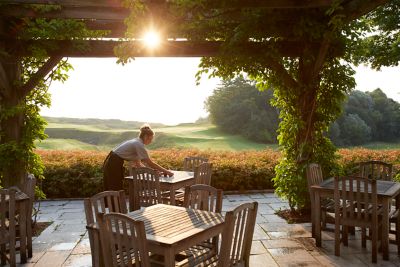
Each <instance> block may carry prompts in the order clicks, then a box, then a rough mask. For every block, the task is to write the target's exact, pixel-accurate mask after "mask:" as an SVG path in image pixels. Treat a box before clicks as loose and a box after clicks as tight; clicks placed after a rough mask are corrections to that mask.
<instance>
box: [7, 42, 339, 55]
mask: <svg viewBox="0 0 400 267" xmlns="http://www.w3.org/2000/svg"><path fill="white" fill-rule="evenodd" d="M77 42H79V45H80V46H82V44H84V45H85V46H87V49H85V50H84V51H82V50H78V49H76V48H75V47H76V45H75V44H76V43H77ZM9 43H10V44H11V45H10V47H8V50H9V51H10V53H12V54H14V55H17V56H29V55H30V50H29V49H28V47H30V46H31V45H35V44H36V45H40V41H32V40H29V41H21V40H14V41H13V42H9ZM46 43H47V44H50V43H51V44H52V46H51V47H59V48H60V49H55V50H53V51H48V53H49V54H50V55H51V54H57V55H62V56H64V57H115V54H114V48H115V47H116V46H118V45H121V44H125V45H129V48H130V49H129V51H130V54H129V56H131V57H208V56H216V55H218V53H219V52H220V51H221V46H222V44H223V42H217V41H213V42H212V41H205V42H190V41H166V42H163V43H162V44H161V45H160V47H159V48H158V49H154V50H149V49H148V48H146V46H145V45H144V43H143V42H142V41H104V40H87V41H56V40H46ZM271 45H273V47H274V49H277V50H278V51H279V52H280V53H281V54H282V55H283V56H287V57H297V56H300V55H301V54H302V53H303V49H304V47H305V44H304V43H303V42H300V41H293V42H288V41H284V42H274V43H268V42H266V43H257V42H248V43H241V44H240V46H241V48H242V49H244V50H246V51H248V53H249V55H253V56H257V55H260V54H261V53H265V52H268V51H269V50H270V49H271ZM308 45H311V46H312V47H314V48H315V49H318V48H319V46H320V44H319V43H314V44H308ZM336 48H337V50H335V54H336V55H341V53H342V50H341V49H340V48H338V46H336Z"/></svg>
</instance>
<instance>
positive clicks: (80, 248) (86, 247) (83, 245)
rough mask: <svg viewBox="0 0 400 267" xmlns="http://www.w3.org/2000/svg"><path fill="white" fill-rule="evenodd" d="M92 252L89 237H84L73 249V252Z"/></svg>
mask: <svg viewBox="0 0 400 267" xmlns="http://www.w3.org/2000/svg"><path fill="white" fill-rule="evenodd" d="M90 252H91V251H90V241H89V238H82V239H81V240H80V241H79V243H78V244H77V245H76V246H75V248H74V249H73V250H72V253H71V254H90Z"/></svg>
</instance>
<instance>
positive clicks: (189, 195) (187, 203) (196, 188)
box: [183, 184, 223, 212]
mask: <svg viewBox="0 0 400 267" xmlns="http://www.w3.org/2000/svg"><path fill="white" fill-rule="evenodd" d="M222 195H223V192H222V190H221V189H217V188H215V187H212V186H210V185H206V184H195V185H192V186H187V187H186V188H185V198H184V202H183V206H184V207H186V208H192V209H199V210H206V211H212V212H221V210H222Z"/></svg>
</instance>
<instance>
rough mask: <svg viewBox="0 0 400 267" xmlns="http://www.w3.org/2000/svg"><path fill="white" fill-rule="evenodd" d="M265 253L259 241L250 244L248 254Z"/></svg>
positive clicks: (265, 250)
mask: <svg viewBox="0 0 400 267" xmlns="http://www.w3.org/2000/svg"><path fill="white" fill-rule="evenodd" d="M264 253H267V249H266V248H265V247H264V245H263V243H262V242H261V241H253V242H252V243H251V251H250V254H264Z"/></svg>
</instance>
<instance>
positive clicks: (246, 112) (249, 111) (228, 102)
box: [205, 77, 278, 143]
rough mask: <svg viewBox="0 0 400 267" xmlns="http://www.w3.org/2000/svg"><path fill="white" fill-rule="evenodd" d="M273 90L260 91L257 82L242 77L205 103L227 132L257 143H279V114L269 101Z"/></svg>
mask: <svg viewBox="0 0 400 267" xmlns="http://www.w3.org/2000/svg"><path fill="white" fill-rule="evenodd" d="M271 99H272V93H271V92H270V91H267V92H260V91H258V90H257V88H256V87H255V85H254V83H251V82H250V81H247V80H245V79H243V78H241V77H238V78H236V79H234V80H231V81H225V82H224V83H223V85H222V86H221V87H219V88H217V89H215V90H214V92H213V94H212V95H211V96H209V97H208V98H207V100H206V102H205V106H206V109H207V110H208V112H209V113H210V119H211V121H212V122H213V123H215V124H216V125H217V126H218V127H220V128H221V129H222V130H223V131H225V132H227V133H231V134H240V135H242V136H244V137H246V138H248V139H250V140H253V141H256V142H266V143H274V142H276V131H277V128H278V111H277V109H276V108H273V107H272V106H271V105H270V104H269V102H270V100H271Z"/></svg>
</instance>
